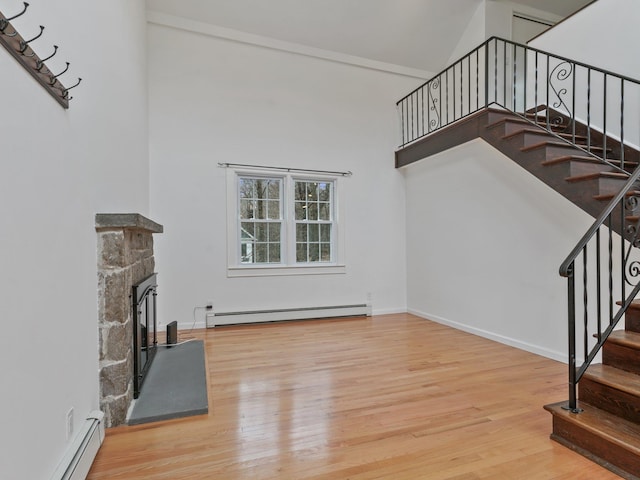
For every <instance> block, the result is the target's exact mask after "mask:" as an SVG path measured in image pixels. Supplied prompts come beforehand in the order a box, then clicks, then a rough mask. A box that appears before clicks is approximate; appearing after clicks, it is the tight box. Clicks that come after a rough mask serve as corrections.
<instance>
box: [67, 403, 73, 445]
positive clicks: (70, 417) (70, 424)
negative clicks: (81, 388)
mask: <svg viewBox="0 0 640 480" xmlns="http://www.w3.org/2000/svg"><path fill="white" fill-rule="evenodd" d="M71 435H73V407H71V408H70V409H69V411H68V412H67V440H69V439H70V438H71Z"/></svg>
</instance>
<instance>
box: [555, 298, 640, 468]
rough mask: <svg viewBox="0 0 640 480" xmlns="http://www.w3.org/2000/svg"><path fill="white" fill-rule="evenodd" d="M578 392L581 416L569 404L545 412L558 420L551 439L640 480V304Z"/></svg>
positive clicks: (606, 346) (629, 312)
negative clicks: (569, 408) (568, 406)
mask: <svg viewBox="0 0 640 480" xmlns="http://www.w3.org/2000/svg"><path fill="white" fill-rule="evenodd" d="M578 388H579V399H580V400H579V404H578V405H579V408H580V409H581V410H582V412H581V413H573V412H571V411H569V410H566V409H565V408H564V407H566V402H561V403H555V404H551V405H547V406H545V407H544V408H545V409H546V410H548V411H549V412H550V413H551V415H552V416H553V433H552V434H551V438H552V439H554V440H555V441H557V442H559V443H561V444H563V445H565V446H567V447H569V448H571V449H572V450H575V451H576V452H578V453H580V454H582V455H584V456H586V457H587V458H590V459H591V460H593V461H595V462H597V463H599V464H600V465H603V466H604V467H606V468H608V469H609V470H611V471H613V472H615V473H617V474H618V475H620V476H621V477H622V478H626V479H633V480H637V479H640V301H634V302H633V303H632V304H631V307H630V308H629V309H628V310H627V313H626V315H625V329H624V330H617V331H615V332H614V333H612V335H611V336H610V337H609V339H608V340H607V341H606V342H605V344H604V347H603V350H602V364H595V365H591V366H590V367H589V369H588V370H587V372H586V373H585V374H584V377H582V380H581V381H580V383H579V385H578Z"/></svg>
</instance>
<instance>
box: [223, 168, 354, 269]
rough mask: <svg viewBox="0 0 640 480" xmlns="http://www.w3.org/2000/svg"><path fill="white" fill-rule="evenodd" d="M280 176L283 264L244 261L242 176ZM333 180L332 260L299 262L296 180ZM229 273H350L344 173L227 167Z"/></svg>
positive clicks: (281, 257) (281, 255)
mask: <svg viewBox="0 0 640 480" xmlns="http://www.w3.org/2000/svg"><path fill="white" fill-rule="evenodd" d="M240 177H251V178H279V179H281V180H282V192H281V198H282V205H281V208H282V232H281V254H280V259H281V262H280V263H260V264H256V263H253V264H242V263H240V221H239V205H240V200H239V198H240V196H239V190H238V186H239V178H240ZM296 180H298V181H306V182H308V181H314V182H315V181H317V182H331V183H332V184H333V187H332V200H333V227H332V230H333V231H332V244H331V252H332V260H331V262H317V263H316V262H312V263H296V238H295V234H296V232H295V223H296V222H295V209H294V182H295V181H296ZM226 182H227V276H228V277H259V276H279V275H326V274H343V273H346V265H345V248H344V245H345V237H344V231H345V229H344V218H345V215H344V201H343V197H344V195H343V193H344V192H343V191H342V190H343V188H344V181H343V178H342V177H341V176H336V175H328V174H320V173H318V174H316V173H314V174H313V175H300V174H296V173H293V172H291V173H289V172H265V171H260V170H255V169H244V168H231V167H228V168H227V175H226Z"/></svg>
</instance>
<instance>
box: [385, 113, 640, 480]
mask: <svg viewBox="0 0 640 480" xmlns="http://www.w3.org/2000/svg"><path fill="white" fill-rule="evenodd" d="M551 119H553V121H550V120H551ZM476 138H482V139H483V140H485V141H486V142H487V143H489V144H490V145H492V146H493V147H494V148H496V149H497V150H499V151H500V152H502V153H503V154H504V155H506V156H507V157H509V158H510V159H512V160H513V161H514V162H516V163H517V164H518V165H520V166H521V167H523V168H524V169H526V170H527V171H528V172H530V173H531V174H533V175H535V176H536V177H537V178H539V179H540V180H541V181H543V182H544V183H546V184H547V185H548V186H550V187H551V188H553V189H554V190H556V191H557V192H558V193H560V194H562V195H563V196H564V197H566V198H567V199H569V200H570V201H572V202H573V203H574V204H576V205H577V206H579V207H580V208H582V209H583V210H584V211H585V212H587V213H589V214H590V215H592V216H593V217H594V218H595V217H597V216H598V215H600V213H601V212H602V211H603V210H604V208H605V207H606V205H607V204H608V202H610V201H611V199H612V198H613V197H614V196H615V195H616V194H617V193H618V192H620V190H621V189H622V187H623V186H624V184H625V183H626V182H627V180H628V178H629V172H632V171H633V170H634V169H636V168H637V167H638V164H639V162H640V152H638V151H636V150H633V149H631V148H629V147H628V146H624V145H620V142H618V141H617V140H615V139H613V138H610V137H603V135H602V134H601V133H600V132H597V131H595V130H593V129H589V128H588V127H587V126H586V125H583V124H580V123H577V122H576V123H575V125H574V124H572V123H571V121H570V119H569V118H568V117H566V116H564V115H562V114H561V113H559V112H557V111H553V110H549V112H548V113H547V111H546V110H545V109H544V107H537V108H535V109H532V111H529V112H526V113H524V114H522V115H518V114H515V113H513V112H510V111H507V110H500V109H493V108H486V109H483V110H481V111H479V112H477V113H474V114H472V115H470V116H468V117H466V118H464V119H462V120H460V121H458V122H456V123H454V124H452V125H449V126H447V127H444V128H442V129H440V130H439V131H437V132H436V133H434V134H431V135H428V136H426V137H423V138H422V139H420V140H417V141H416V142H414V143H412V144H409V145H407V146H405V147H403V148H402V149H401V150H398V151H397V152H396V166H397V167H401V166H405V165H408V164H410V163H413V162H415V161H418V160H421V159H424V158H427V157H429V156H431V155H434V154H437V153H439V152H441V151H445V150H447V149H449V148H451V147H453V146H456V145H459V144H462V143H465V142H467V141H470V140H474V139H476ZM605 153H606V160H607V161H606V162H605V161H604V160H603V158H602V157H603V156H605ZM622 160H624V163H623V161H622ZM629 195H640V188H638V189H634V191H631V192H629ZM617 208H620V207H617ZM620 217H621V215H613V218H614V219H617V220H613V222H612V224H611V228H612V229H613V230H614V231H616V232H617V233H619V234H622V235H624V236H625V237H626V236H627V235H628V234H627V232H625V231H623V230H624V228H623V225H622V220H621V218H620ZM639 220H640V212H638V211H632V212H627V216H626V221H627V222H634V223H637V222H638V221H639ZM602 362H603V363H602V364H598V365H592V366H590V367H589V368H588V370H587V371H586V373H585V374H584V376H583V377H582V379H581V380H580V383H579V407H580V408H581V409H582V412H581V413H574V412H571V411H569V410H566V409H565V408H563V407H566V405H567V402H562V403H558V404H552V405H547V406H545V409H546V410H548V411H549V412H551V414H552V416H553V433H552V434H551V438H552V439H554V440H556V441H557V442H559V443H561V444H563V445H565V446H567V447H569V448H571V449H573V450H575V451H576V452H578V453H580V454H582V455H584V456H586V457H588V458H590V459H592V460H593V461H595V462H597V463H599V464H601V465H603V466H604V467H606V468H608V469H609V470H611V471H613V472H615V473H617V474H618V475H620V476H621V477H623V478H626V479H635V480H640V301H635V302H634V303H632V305H631V307H630V308H629V309H628V310H627V312H626V315H625V330H619V331H615V332H614V333H613V334H612V335H611V336H610V337H609V339H608V340H607V341H606V343H605V344H604V347H603V350H602Z"/></svg>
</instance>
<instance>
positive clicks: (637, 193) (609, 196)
mask: <svg viewBox="0 0 640 480" xmlns="http://www.w3.org/2000/svg"><path fill="white" fill-rule="evenodd" d="M626 196H627V197H637V196H640V190H630V191H628V192H627V193H626ZM613 197H615V194H613V193H606V194H601V195H594V196H593V198H595V199H596V200H602V201H605V202H608V201H610V200H611V199H613Z"/></svg>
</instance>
